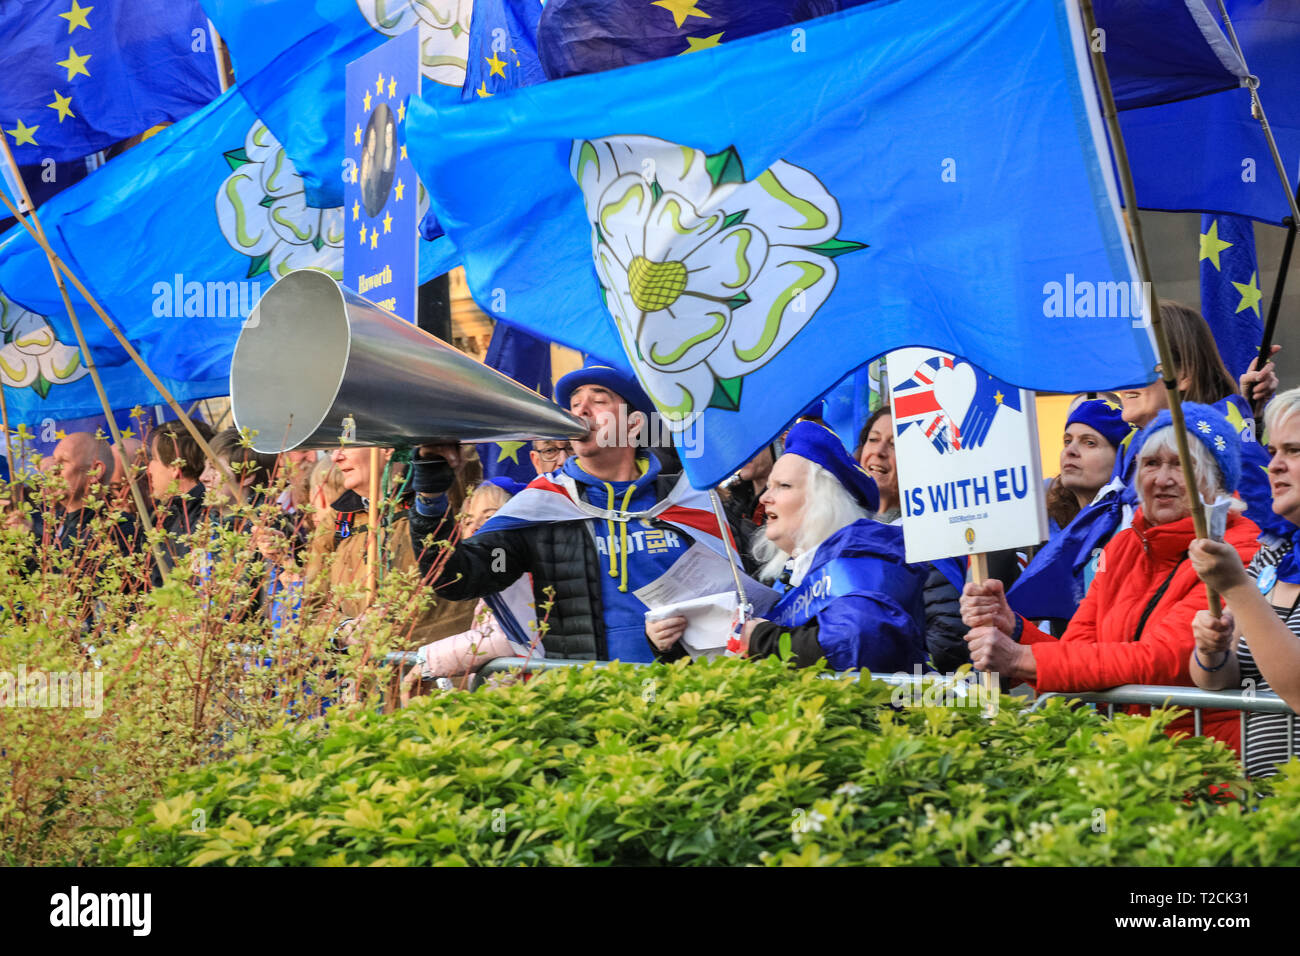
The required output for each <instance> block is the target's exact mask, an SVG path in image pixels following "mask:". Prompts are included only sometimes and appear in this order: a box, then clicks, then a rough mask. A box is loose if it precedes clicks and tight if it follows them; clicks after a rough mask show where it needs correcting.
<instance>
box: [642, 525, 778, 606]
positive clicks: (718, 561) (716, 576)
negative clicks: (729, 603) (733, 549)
mask: <svg viewBox="0 0 1300 956" xmlns="http://www.w3.org/2000/svg"><path fill="white" fill-rule="evenodd" d="M735 587H736V585H735V581H734V579H733V578H732V575H731V566H730V565H729V564H728V563H727V559H726V558H724V557H722V555H720V554H718V553H717V552H716V551H712V550H710V549H709V548H708V547H707V546H706V545H703V544H700V543H699V542H698V541H697V542H696V543H695V544H692V545H691V546H690V548H688V549H687V551H686V553H685V554H684V555H682V556H681V557H680V558H678V559H677V560H676V561H674V562H673V565H672V567H670V568H669V569H668V570H667V571H665V572H664V573H663V574H661V575H660V576H659V577H657V578H655V579H654V580H653V581H651V582H650V583H649V584H646V585H643V586H642V587H639V588H637V589H636V590H635V591H634V592H632V593H634V594H635V595H636V596H637V599H638V600H640V602H641V603H642V604H644V605H645V606H646V607H648V608H650V609H651V610H654V609H656V608H661V607H664V606H665V605H669V604H679V603H681V602H682V601H689V600H691V599H693V598H698V597H704V596H706V595H714V594H718V593H720V592H723V591H734V590H735ZM745 597H746V599H748V601H749V603H750V604H752V605H753V606H754V613H755V614H760V615H761V614H763V613H764V612H766V611H767V610H768V608H770V607H771V606H772V605H773V604H775V603H776V600H777V593H776V592H775V591H773V590H772V589H771V588H767V587H764V586H763V585H761V584H759V583H758V582H757V581H753V580H749V579H746V581H745Z"/></svg>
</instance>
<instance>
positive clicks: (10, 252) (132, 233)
mask: <svg viewBox="0 0 1300 956" xmlns="http://www.w3.org/2000/svg"><path fill="white" fill-rule="evenodd" d="M42 222H43V224H44V226H45V230H46V232H47V234H48V235H49V237H50V240H51V242H52V244H53V245H54V246H55V249H56V251H57V252H58V253H59V254H60V256H61V257H62V258H63V259H64V260H65V261H66V262H67V263H68V264H69V266H70V267H71V268H72V270H73V271H74V272H75V273H77V275H78V276H80V278H81V279H82V281H84V282H85V283H86V286H87V287H88V288H89V290H90V291H91V292H92V293H93V294H94V295H95V297H96V298H97V299H98V301H99V302H100V303H101V304H102V305H103V306H104V308H105V309H106V310H107V311H108V312H109V313H110V314H111V315H112V316H113V317H114V318H115V319H116V321H117V323H118V325H119V326H120V327H121V328H122V330H123V331H124V333H125V334H126V336H127V337H128V338H129V339H131V340H132V342H133V343H134V344H135V346H136V348H137V349H138V350H139V351H140V353H141V354H142V355H143V357H144V358H145V360H146V361H147V362H148V363H149V364H150V366H151V367H152V368H153V369H154V371H155V372H157V373H158V374H159V375H161V376H165V377H168V378H171V379H173V380H176V381H184V382H210V381H214V380H218V379H221V378H225V377H226V376H228V375H229V371H230V358H231V355H232V353H233V350H234V344H235V341H236V339H237V338H238V336H239V332H240V329H241V328H242V325H243V322H244V320H245V318H246V317H247V316H248V314H249V312H250V311H251V309H252V307H253V305H254V304H256V302H257V300H258V299H259V298H260V297H261V294H262V293H263V292H264V291H265V290H266V289H267V288H269V287H270V285H271V283H272V282H274V281H275V280H276V279H278V278H279V277H281V276H282V275H284V274H285V273H287V272H290V271H292V270H294V269H299V268H318V269H322V270H324V271H326V272H329V273H330V274H332V275H333V276H334V277H335V278H341V275H342V272H341V270H342V242H343V211H342V209H339V208H335V209H318V208H316V207H313V206H311V205H310V204H309V203H308V202H307V201H306V199H305V195H304V187H303V182H302V179H301V178H300V177H299V176H298V175H297V173H296V172H294V169H293V164H292V163H290V162H289V161H288V159H287V158H286V157H285V155H284V150H283V148H282V147H281V145H280V144H279V143H278V142H277V141H276V140H275V138H274V137H273V136H271V134H270V131H269V130H268V129H267V128H266V126H265V125H264V124H263V123H262V122H261V121H260V120H259V119H258V118H257V116H255V115H254V114H253V111H252V110H251V109H249V107H248V105H247V104H246V103H245V102H244V101H243V99H242V97H240V95H239V91H238V89H237V88H234V89H231V90H229V91H227V92H226V93H225V94H223V95H222V96H221V97H219V98H218V99H217V100H214V101H213V102H212V103H210V104H209V105H208V106H205V107H204V108H203V109H201V110H199V111H198V112H196V113H193V114H192V115H190V116H188V117H186V118H185V119H184V120H182V121H180V122H179V123H176V124H175V125H173V126H170V127H168V128H167V129H165V130H163V131H162V132H160V133H158V134H157V135H155V136H153V137H151V138H149V139H148V140H146V141H144V142H143V143H141V144H140V145H138V146H135V147H133V148H132V149H130V150H129V151H128V152H126V153H125V154H123V155H122V156H119V157H117V158H116V159H114V160H113V161H112V162H110V163H108V164H107V165H106V166H104V168H102V169H100V170H98V171H96V173H95V174H94V175H93V176H89V177H87V178H86V179H84V180H82V181H81V182H79V183H77V184H76V185H74V186H71V187H69V188H68V189H66V190H64V191H63V192H61V193H59V194H58V195H57V196H55V197H54V198H53V199H51V200H49V201H48V202H47V203H46V204H45V206H44V208H43V210H42ZM0 289H3V290H4V291H5V293H6V295H7V296H8V297H9V298H10V299H11V300H13V301H14V302H15V303H18V304H20V305H21V306H22V308H24V309H25V310H27V311H29V312H31V313H33V314H36V315H40V316H44V317H46V318H47V319H48V322H49V323H50V325H51V328H52V329H53V331H54V333H55V335H56V336H57V339H58V341H59V342H62V343H69V342H75V338H74V337H73V333H72V329H71V326H70V325H69V324H68V321H67V319H66V317H65V316H64V315H63V307H62V301H61V299H60V298H59V294H58V290H57V288H56V287H55V285H54V282H53V280H52V277H51V275H50V271H49V268H48V267H47V266H46V265H45V261H44V257H43V256H42V255H41V254H40V252H39V250H38V249H36V247H35V243H34V242H33V241H32V240H31V238H30V237H29V236H27V235H26V234H25V233H24V232H22V231H21V226H18V227H15V229H14V230H12V231H11V238H10V239H9V240H8V241H7V242H5V243H4V244H3V245H0ZM74 304H75V303H74ZM78 314H79V315H80V316H82V317H83V320H82V324H83V327H84V328H85V330H86V333H87V336H88V338H89V339H90V346H91V348H92V352H93V353H94V355H95V357H96V359H97V361H108V362H109V364H111V361H112V360H106V359H102V358H101V354H104V353H101V350H105V349H106V350H108V352H107V353H106V354H109V355H112V354H114V352H116V354H117V355H118V356H120V355H121V352H120V351H119V350H117V345H116V340H115V339H114V338H112V336H111V335H110V334H109V333H108V331H107V330H106V329H104V328H103V324H102V323H101V322H100V321H99V320H98V319H97V318H95V317H94V316H93V315H92V314H91V312H90V310H89V309H88V308H86V307H81V308H79V309H78ZM119 364H120V363H119ZM28 371H29V372H30V369H29V370H28ZM207 394H209V395H211V394H214V393H213V392H208V393H207ZM138 400H139V399H136V401H138ZM114 404H115V406H117V407H121V406H122V405H124V404H129V403H128V402H122V401H120V400H119V399H114Z"/></svg>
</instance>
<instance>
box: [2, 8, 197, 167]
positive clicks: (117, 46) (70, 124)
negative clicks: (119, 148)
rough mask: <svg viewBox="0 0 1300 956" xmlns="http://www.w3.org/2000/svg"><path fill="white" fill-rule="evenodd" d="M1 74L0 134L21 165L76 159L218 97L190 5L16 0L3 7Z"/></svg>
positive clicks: (185, 114)
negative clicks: (1, 133)
mask: <svg viewBox="0 0 1300 956" xmlns="http://www.w3.org/2000/svg"><path fill="white" fill-rule="evenodd" d="M0 77H4V81H3V83H0V129H3V130H4V134H5V135H6V136H7V137H8V139H9V146H10V148H11V149H12V150H13V151H14V158H15V160H16V161H17V162H18V163H19V164H20V165H21V164H35V163H41V162H44V161H45V160H47V159H53V160H55V161H56V162H64V161H67V160H72V159H80V158H81V157H83V156H85V155H87V154H89V153H93V152H95V151H96V150H100V149H104V148H105V147H107V146H110V145H112V144H113V143H116V142H117V141H119V140H122V139H126V138H127V137H129V136H134V135H135V134H136V133H141V132H144V131H145V130H146V129H149V128H150V127H152V126H156V125H157V124H159V123H167V122H171V121H174V120H178V119H181V118H182V117H184V116H188V115H189V114H190V113H192V112H194V111H195V110H196V109H198V108H199V107H200V106H203V105H204V104H206V103H208V102H210V101H211V100H212V99H213V98H214V97H215V96H216V95H217V94H218V93H219V92H220V86H219V85H218V82H217V61H216V56H215V54H214V51H213V49H212V39H211V35H210V33H209V31H208V23H207V18H206V17H205V16H204V15H203V11H202V9H200V8H199V5H198V3H197V2H195V0H168V2H167V3H150V4H145V3H140V2H138V0H137V2H131V3H129V2H127V0H95V2H94V3H89V4H82V3H80V2H78V0H13V2H10V3H7V4H5V5H4V7H3V8H0Z"/></svg>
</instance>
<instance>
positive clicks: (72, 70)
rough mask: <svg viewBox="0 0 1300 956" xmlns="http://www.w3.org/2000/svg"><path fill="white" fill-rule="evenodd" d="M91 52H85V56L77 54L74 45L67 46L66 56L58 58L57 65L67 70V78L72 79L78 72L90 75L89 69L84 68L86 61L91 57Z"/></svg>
mask: <svg viewBox="0 0 1300 956" xmlns="http://www.w3.org/2000/svg"><path fill="white" fill-rule="evenodd" d="M91 56H92V54H90V53H87V54H86V55H85V56H78V55H77V49H76V47H72V46H70V47H68V58H67V59H66V60H59V61H58V64H59V66H61V67H63V68H64V69H65V70H67V71H68V79H72V78H73V77H74V76H76V75H77V74H78V73H82V74H85V75H86V76H90V71H89V70H88V69H86V61H87V60H89V59H90V58H91Z"/></svg>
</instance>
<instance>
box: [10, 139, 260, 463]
mask: <svg viewBox="0 0 1300 956" xmlns="http://www.w3.org/2000/svg"><path fill="white" fill-rule="evenodd" d="M0 142H3V140H2V139H0ZM5 152H6V153H8V146H7V145H6V147H5ZM11 162H12V159H11ZM0 201H3V202H4V204H5V206H6V207H8V209H9V211H10V212H11V213H12V214H13V215H15V216H17V215H18V210H17V209H16V208H15V207H14V205H13V204H12V203H11V202H10V201H9V197H7V196H5V194H4V192H3V191H2V190H0ZM19 222H21V223H22V225H23V228H24V229H26V230H27V231H28V233H30V234H31V237H32V238H33V239H35V240H36V244H37V245H39V246H40V247H41V250H42V251H43V252H44V253H45V256H46V258H47V259H49V260H50V261H51V262H53V263H56V264H57V265H58V273H56V274H55V279H56V281H58V282H59V288H60V289H62V288H63V283H62V279H61V278H60V274H61V275H63V276H67V278H68V281H69V282H71V283H72V287H73V288H74V289H76V290H77V293H78V294H79V295H80V296H81V297H82V298H83V299H85V300H86V301H87V302H88V303H90V307H91V309H93V310H94V312H95V314H96V315H97V316H99V318H100V321H102V322H103V323H104V325H106V326H108V330H109V331H110V332H112V333H113V337H114V338H116V339H117V342H118V344H119V345H120V346H122V349H123V350H124V351H125V352H126V354H127V355H128V356H130V358H131V361H133V362H135V364H136V365H137V366H139V368H140V371H142V372H143V373H144V377H145V378H147V379H148V380H149V384H150V385H152V386H153V387H154V388H155V389H157V391H158V394H159V395H161V396H162V397H163V400H164V401H165V402H166V403H167V406H168V407H169V408H170V409H171V410H172V414H174V415H175V416H176V418H177V420H178V421H179V422H180V423H181V424H182V425H183V426H185V430H186V431H188V432H189V433H190V437H191V438H193V439H194V440H195V442H197V443H198V446H199V447H200V448H202V449H203V454H204V455H205V456H207V459H208V461H210V462H212V464H213V467H215V468H216V469H217V471H219V472H220V473H221V474H222V476H223V477H224V478H225V479H226V480H227V481H229V482H231V483H232V484H235V485H237V484H239V482H238V481H237V480H236V479H235V477H234V475H232V474H231V472H230V470H229V469H228V468H226V466H225V465H223V464H222V463H221V461H220V460H219V459H218V458H217V456H216V455H215V454H214V453H213V451H212V446H211V445H209V444H208V441H207V439H206V438H204V437H203V435H202V434H201V433H200V432H199V430H198V429H197V428H195V427H194V422H192V421H190V417H189V415H187V414H186V413H185V410H184V409H183V408H181V406H180V405H179V404H178V403H177V401H176V398H175V396H173V395H172V393H171V391H170V390H169V389H168V388H167V386H166V385H164V384H163V383H162V381H161V379H159V378H158V376H157V375H155V374H154V371H153V369H151V368H150V367H149V366H148V364H147V363H146V362H145V360H144V359H143V358H142V357H141V355H140V353H139V352H137V351H136V350H135V346H133V345H132V344H131V343H130V341H129V340H128V339H127V337H126V336H125V335H123V334H122V330H121V329H119V328H118V327H117V323H116V322H114V321H113V320H112V318H111V317H110V316H109V314H108V313H107V312H105V311H104V307H103V306H101V305H100V304H99V300H98V299H96V298H95V297H94V296H93V295H91V294H90V290H89V289H87V288H86V286H85V284H84V283H83V282H82V281H81V280H80V279H78V278H77V276H76V274H75V273H74V272H73V271H72V270H71V269H69V268H68V264H67V263H66V262H64V261H63V260H62V259H60V258H59V255H58V253H56V252H55V251H54V248H53V247H52V246H51V245H50V243H49V240H48V239H46V237H45V232H44V230H43V229H42V228H41V224H40V220H39V219H37V218H36V214H35V213H32V221H31V222H28V221H27V220H26V218H22V217H20V218H19ZM69 309H71V306H69ZM69 315H70V316H71V315H72V313H71V311H70V312H69ZM73 321H74V322H75V321H76V319H75V317H74V318H73ZM109 417H110V418H111V417H112V416H109Z"/></svg>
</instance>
